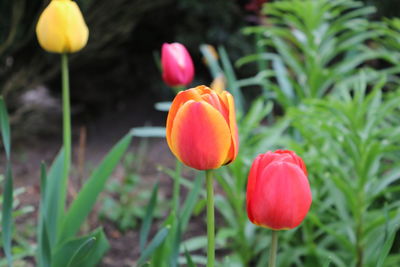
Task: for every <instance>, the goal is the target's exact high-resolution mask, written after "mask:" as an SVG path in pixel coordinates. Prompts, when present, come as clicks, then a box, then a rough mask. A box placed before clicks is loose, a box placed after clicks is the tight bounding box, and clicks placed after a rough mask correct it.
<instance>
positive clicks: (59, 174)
mask: <svg viewBox="0 0 400 267" xmlns="http://www.w3.org/2000/svg"><path fill="white" fill-rule="evenodd" d="M63 162H64V149H61V150H60V152H58V155H57V157H56V159H55V160H54V162H53V164H52V165H51V168H50V171H49V174H48V176H47V179H46V189H45V190H44V193H45V197H44V205H43V206H44V211H45V213H46V214H45V218H46V226H47V230H48V238H49V241H50V247H54V246H55V244H56V242H57V232H58V231H59V224H60V219H61V218H60V212H59V209H60V206H61V205H60V203H59V202H60V201H61V199H60V195H61V193H60V192H61V190H65V188H64V189H63V188H62V187H61V184H62V179H63V170H64V165H63Z"/></svg>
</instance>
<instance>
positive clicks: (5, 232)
mask: <svg viewBox="0 0 400 267" xmlns="http://www.w3.org/2000/svg"><path fill="white" fill-rule="evenodd" d="M0 130H1V136H2V140H3V145H4V150H5V152H6V158H7V159H6V175H5V176H6V177H5V180H4V188H3V208H2V237H3V249H4V253H5V255H6V258H7V262H8V266H10V267H11V266H13V258H12V252H11V241H12V208H13V191H14V189H13V188H14V186H13V176H12V170H11V155H10V154H11V140H10V124H9V119H8V113H7V108H6V105H5V103H4V100H3V98H2V97H0Z"/></svg>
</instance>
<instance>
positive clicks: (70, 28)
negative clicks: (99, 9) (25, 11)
mask: <svg viewBox="0 0 400 267" xmlns="http://www.w3.org/2000/svg"><path fill="white" fill-rule="evenodd" d="M36 35H37V38H38V40H39V44H40V46H41V47H42V48H43V49H44V50H46V51H48V52H54V53H73V52H76V51H79V50H81V49H82V48H83V47H85V45H86V43H87V40H88V37H89V30H88V28H87V26H86V23H85V20H84V19H83V16H82V13H81V11H80V9H79V7H78V5H77V4H76V3H75V2H73V1H71V0H52V1H51V2H50V4H49V5H48V6H47V7H46V8H45V10H44V11H43V13H42V14H41V15H40V18H39V21H38V24H37V25H36Z"/></svg>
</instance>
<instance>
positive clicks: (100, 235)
mask: <svg viewBox="0 0 400 267" xmlns="http://www.w3.org/2000/svg"><path fill="white" fill-rule="evenodd" d="M108 248H109V244H108V241H107V239H106V236H105V234H104V231H103V230H102V229H101V228H98V229H96V230H94V231H93V232H91V233H90V234H88V235H86V236H83V237H79V238H73V239H70V240H68V241H66V242H63V243H61V244H60V245H59V246H58V247H57V248H56V249H55V252H54V254H53V257H52V260H53V261H52V265H51V266H52V267H73V266H85V267H91V266H95V265H96V264H97V263H98V262H99V261H100V260H101V258H102V257H103V254H104V253H105V252H106V251H107V250H108Z"/></svg>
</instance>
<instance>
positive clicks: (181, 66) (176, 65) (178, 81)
mask: <svg viewBox="0 0 400 267" xmlns="http://www.w3.org/2000/svg"><path fill="white" fill-rule="evenodd" d="M161 65H162V78H163V80H164V82H165V83H166V84H167V85H169V86H171V87H176V86H186V85H188V84H190V83H191V82H192V80H193V76H194V66H193V61H192V58H191V57H190V54H189V52H188V51H187V50H186V48H185V47H184V46H183V45H182V44H180V43H172V44H167V43H164V44H163V46H162V49H161Z"/></svg>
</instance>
